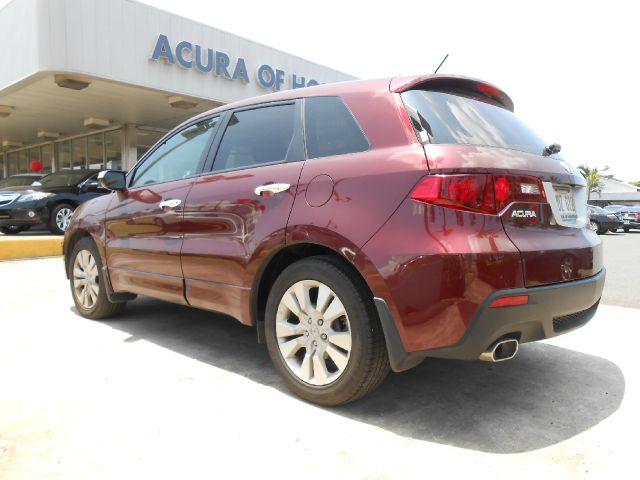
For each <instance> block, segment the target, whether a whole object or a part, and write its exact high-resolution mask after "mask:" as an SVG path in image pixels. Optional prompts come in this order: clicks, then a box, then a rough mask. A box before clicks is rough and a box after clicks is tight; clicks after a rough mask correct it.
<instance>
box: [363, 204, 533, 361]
mask: <svg viewBox="0 0 640 480" xmlns="http://www.w3.org/2000/svg"><path fill="white" fill-rule="evenodd" d="M368 263H370V264H371V265H373V267H374V269H375V273H374V274H373V275H369V274H367V275H366V276H367V278H368V280H369V286H370V287H371V289H372V290H373V293H374V295H375V296H379V297H381V298H383V299H385V300H386V301H387V304H388V305H389V306H390V308H391V309H392V314H393V316H394V318H396V319H399V320H400V322H399V325H398V329H399V332H400V336H401V337H402V340H403V343H404V346H405V349H406V350H407V351H409V352H411V351H419V350H424V349H427V348H438V347H442V346H446V345H451V344H454V343H456V342H458V340H460V338H462V336H463V335H464V333H465V331H466V330H467V328H468V327H469V324H470V322H471V320H472V318H473V315H474V314H475V312H476V310H477V308H478V306H479V305H480V304H481V303H482V302H484V301H485V300H486V298H487V297H488V296H489V295H490V294H492V293H493V292H495V291H496V290H501V289H505V288H517V287H522V286H523V282H522V278H523V274H522V262H521V259H520V254H519V252H518V250H517V249H516V247H515V246H514V245H513V243H512V242H511V240H509V237H507V235H506V233H505V231H504V229H503V228H502V222H501V221H500V218H499V217H496V216H493V215H482V214H475V213H468V212H462V211H459V210H453V209H449V208H443V207H438V206H432V205H425V204H422V203H419V202H416V201H413V200H405V201H404V202H403V203H402V205H401V206H400V208H399V209H398V211H397V212H396V213H395V214H394V215H393V217H392V218H391V219H390V220H389V222H387V223H386V224H385V225H384V227H383V228H382V229H381V230H380V231H379V232H378V233H377V234H376V235H375V237H374V238H372V239H371V240H370V241H369V242H368V243H367V244H366V245H365V246H364V248H363V249H362V251H361V252H360V253H359V254H358V258H357V260H356V264H357V265H359V266H360V268H362V269H363V270H364V271H365V272H366V273H367V271H368V270H369V271H370V270H371V269H370V267H369V268H367V264H368Z"/></svg>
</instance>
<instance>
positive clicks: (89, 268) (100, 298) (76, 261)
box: [69, 237, 126, 320]
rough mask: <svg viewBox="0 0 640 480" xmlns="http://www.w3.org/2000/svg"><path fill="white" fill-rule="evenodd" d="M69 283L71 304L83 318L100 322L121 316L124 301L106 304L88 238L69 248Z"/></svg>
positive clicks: (99, 270) (96, 255)
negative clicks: (119, 314)
mask: <svg viewBox="0 0 640 480" xmlns="http://www.w3.org/2000/svg"><path fill="white" fill-rule="evenodd" d="M69 284H70V286H71V296H72V297H73V302H74V303H75V304H76V308H77V309H78V312H79V313H80V315H82V316H83V317H86V318H91V319H92V320H100V319H102V318H107V317H111V316H114V315H117V314H118V313H121V312H122V311H123V310H124V308H125V306H126V303H125V302H123V303H113V302H111V301H109V298H108V297H107V291H106V288H105V279H104V272H103V271H102V261H101V260H100V254H99V253H98V249H97V247H96V244H95V243H94V242H93V240H92V239H91V238H88V237H86V238H83V239H82V240H80V241H79V242H78V243H76V245H75V246H74V247H73V251H72V253H71V260H70V262H69ZM83 292H84V293H83Z"/></svg>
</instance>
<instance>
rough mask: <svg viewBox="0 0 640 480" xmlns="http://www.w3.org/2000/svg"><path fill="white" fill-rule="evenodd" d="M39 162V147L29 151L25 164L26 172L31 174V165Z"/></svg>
mask: <svg viewBox="0 0 640 480" xmlns="http://www.w3.org/2000/svg"><path fill="white" fill-rule="evenodd" d="M39 161H40V147H34V148H30V149H29V163H28V164H27V171H29V172H33V170H31V164H32V163H33V162H39Z"/></svg>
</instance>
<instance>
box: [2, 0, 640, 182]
mask: <svg viewBox="0 0 640 480" xmlns="http://www.w3.org/2000/svg"><path fill="white" fill-rule="evenodd" d="M105 1H108V0H105ZM5 3H7V2H6V0H0V7H1V6H3V5H4V4H5ZM143 3H147V4H150V5H154V6H156V7H159V8H162V9H164V10H168V11H170V12H172V13H175V14H178V15H182V16H184V17H187V18H191V19H195V20H198V21H200V22H202V23H205V24H208V25H211V26H214V27H216V28H219V29H222V30H226V31H228V32H231V33H234V34H237V35H240V36H242V37H245V38H248V39H251V40H254V41H257V42H260V43H263V44H265V45H268V46H271V47H275V48H278V49H280V50H283V51H285V52H287V53H291V54H294V55H298V56H300V57H303V58H305V59H307V60H311V61H314V62H317V63H319V64H322V65H325V66H328V67H331V68H335V69H337V70H341V71H343V72H346V73H349V74H352V75H355V76H357V77H359V78H376V77H389V76H394V75H399V74H414V73H432V72H433V71H434V70H435V68H436V67H437V66H438V64H439V63H440V61H441V60H442V58H443V57H444V56H445V55H446V54H449V58H448V59H447V61H446V62H445V64H444V65H443V67H442V68H441V69H440V73H452V74H460V75H467V76H471V77H476V78H479V79H482V80H485V81H488V82H490V83H493V84H494V85H497V86H498V87H500V88H502V89H503V90H504V91H505V92H506V93H507V94H508V95H509V96H510V97H511V98H512V99H513V100H514V103H515V111H516V114H517V115H518V116H520V117H521V118H522V119H523V120H524V121H525V122H527V123H528V124H529V125H530V126H531V127H532V128H533V129H534V130H535V131H537V132H538V133H539V134H540V135H541V136H542V137H543V138H544V139H545V140H547V141H548V142H549V143H560V144H561V145H562V156H563V157H564V158H565V159H566V160H567V161H569V162H571V163H573V164H574V165H578V164H581V163H582V164H588V165H589V166H590V167H599V168H602V167H604V166H605V165H608V166H609V167H610V169H609V171H608V173H612V174H615V177H616V178H619V179H622V180H625V181H637V180H640V153H639V152H638V151H636V150H634V146H635V144H636V141H637V140H636V139H637V135H638V134H637V132H638V130H639V129H640V118H638V117H639V115H640V89H638V87H637V83H638V81H639V80H640V54H639V52H638V49H639V48H640V25H638V23H639V20H640V2H638V1H637V0H635V1H622V0H608V1H598V2H594V1H590V0H587V1H578V0H576V1H566V0H565V1H563V0H555V1H548V0H536V1H529V2H522V1H497V0H481V1H478V0H476V1H462V0H447V1H429V0H422V1H414V0H404V1H402V2H398V3H395V2H390V1H380V2H374V1H372V0H370V1H359V0H352V1H347V0H322V1H320V2H303V1H300V0H297V1H289V0H279V1H278V2H267V1H264V0H263V1H260V2H258V1H254V0H242V1H224V2H204V1H202V0H179V1H176V0H144V2H143ZM213 48H215V46H213Z"/></svg>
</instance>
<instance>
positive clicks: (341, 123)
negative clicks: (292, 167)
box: [304, 97, 369, 158]
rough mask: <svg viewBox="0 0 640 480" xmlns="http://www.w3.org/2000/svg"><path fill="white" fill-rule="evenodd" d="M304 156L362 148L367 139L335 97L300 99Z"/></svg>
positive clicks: (357, 150)
mask: <svg viewBox="0 0 640 480" xmlns="http://www.w3.org/2000/svg"><path fill="white" fill-rule="evenodd" d="M304 119H305V134H306V140H307V157H308V158H317V157H328V156H330V155H343V154H346V153H356V152H363V151H365V150H368V149H369V142H368V141H367V138H366V137H365V136H364V133H362V130H361V129H360V126H359V125H358V124H357V123H356V120H355V119H354V118H353V115H351V112H350V111H349V109H348V108H347V106H346V105H345V104H344V102H343V101H342V99H341V98H339V97H311V98H307V99H306V100H305V101H304Z"/></svg>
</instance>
